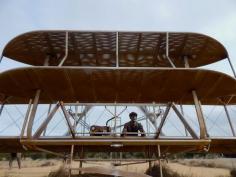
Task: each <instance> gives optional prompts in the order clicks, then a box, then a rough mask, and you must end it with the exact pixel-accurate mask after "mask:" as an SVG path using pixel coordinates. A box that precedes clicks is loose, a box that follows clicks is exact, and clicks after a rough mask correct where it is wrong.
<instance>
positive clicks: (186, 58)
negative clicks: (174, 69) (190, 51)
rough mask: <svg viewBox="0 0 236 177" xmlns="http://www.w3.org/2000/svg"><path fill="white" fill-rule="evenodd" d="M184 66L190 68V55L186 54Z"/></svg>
mask: <svg viewBox="0 0 236 177" xmlns="http://www.w3.org/2000/svg"><path fill="white" fill-rule="evenodd" d="M184 67H185V68H189V62H188V57H187V56H184Z"/></svg>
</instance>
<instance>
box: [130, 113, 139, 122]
mask: <svg viewBox="0 0 236 177" xmlns="http://www.w3.org/2000/svg"><path fill="white" fill-rule="evenodd" d="M137 116H138V115H137V113H136V112H131V113H130V114H129V118H130V119H131V121H132V122H136V121H137Z"/></svg>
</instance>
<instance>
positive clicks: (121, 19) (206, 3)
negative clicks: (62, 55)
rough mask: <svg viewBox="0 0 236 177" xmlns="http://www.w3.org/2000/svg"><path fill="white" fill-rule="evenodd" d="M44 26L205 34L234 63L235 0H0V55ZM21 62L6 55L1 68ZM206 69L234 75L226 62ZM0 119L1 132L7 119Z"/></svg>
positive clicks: (17, 65)
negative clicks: (16, 40)
mask: <svg viewBox="0 0 236 177" xmlns="http://www.w3.org/2000/svg"><path fill="white" fill-rule="evenodd" d="M46 29H48V30H49V29H50V30H53V29H62V30H88V31H177V32H197V33H203V34H206V35H209V36H211V37H213V38H215V39H217V40H218V41H220V42H221V43H222V44H223V45H224V46H225V47H226V49H227V51H228V53H229V56H230V58H231V60H232V63H233V65H234V66H236V50H235V49H236V33H235V29H236V1H235V0H198V1H196V0H50V1H49V0H37V1H32V0H18V1H16V0H0V53H1V52H2V50H3V48H4V46H5V45H6V44H7V42H8V41H9V40H11V39H12V38H14V37H15V36H17V35H19V34H21V33H25V32H27V31H32V30H46ZM21 66H24V65H23V64H20V63H18V62H15V61H12V60H9V59H6V58H4V59H3V61H2V63H1V64H0V72H1V71H4V70H7V69H9V68H16V67H21ZM206 68H209V69H214V70H218V71H222V72H225V73H227V74H230V75H232V72H231V70H230V67H229V65H228V63H227V61H226V60H224V61H221V62H218V63H216V64H213V65H210V66H206ZM232 109H233V108H232ZM208 111H209V110H208ZM216 112H217V115H218V114H219V112H221V111H219V110H218V111H216ZM5 114H6V112H5ZM13 118H14V116H13ZM0 121H1V119H0ZM11 121H12V120H11ZM222 122H224V121H223V120H222ZM222 122H219V123H218V124H222ZM0 123H1V124H0V130H1V128H5V127H6V126H7V124H9V120H8V122H7V121H5V120H4V121H3V122H0ZM21 123H22V121H21ZM235 123H236V121H235ZM19 124H20V123H19ZM225 126H226V125H225ZM15 129H17V127H16V126H15ZM10 130H11V129H9V132H10ZM11 132H12V130H11ZM13 132H15V131H13ZM0 133H1V131H0Z"/></svg>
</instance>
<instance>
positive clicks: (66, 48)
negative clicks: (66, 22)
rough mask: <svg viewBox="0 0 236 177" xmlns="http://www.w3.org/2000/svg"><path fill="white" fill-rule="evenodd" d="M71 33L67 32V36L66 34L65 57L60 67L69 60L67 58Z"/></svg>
mask: <svg viewBox="0 0 236 177" xmlns="http://www.w3.org/2000/svg"><path fill="white" fill-rule="evenodd" d="M68 40H69V32H68V31H66V34H65V56H64V57H63V59H62V60H61V62H60V64H59V65H58V66H59V67H61V66H62V65H63V64H64V62H65V60H66V59H67V56H68V43H69V41H68Z"/></svg>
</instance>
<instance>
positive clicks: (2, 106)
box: [0, 102, 5, 116]
mask: <svg viewBox="0 0 236 177" xmlns="http://www.w3.org/2000/svg"><path fill="white" fill-rule="evenodd" d="M4 106H5V102H3V103H2V105H1V108H0V116H1V115H2V111H3V108H4Z"/></svg>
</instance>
